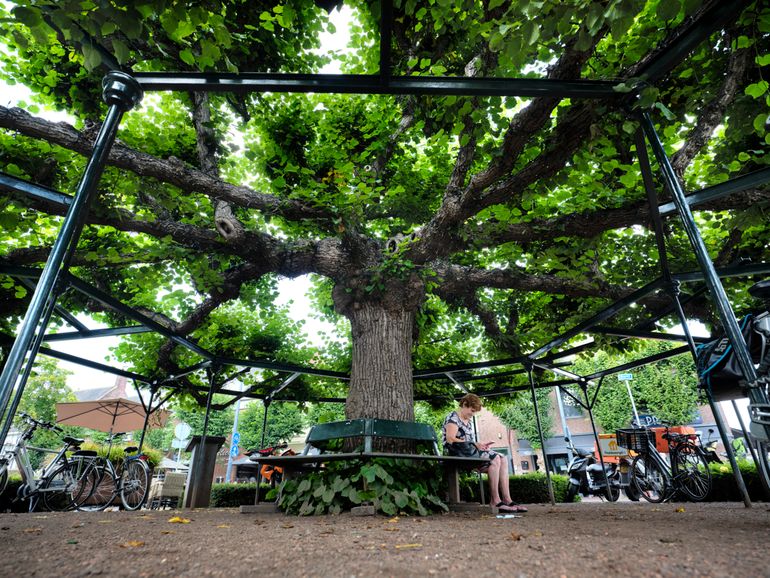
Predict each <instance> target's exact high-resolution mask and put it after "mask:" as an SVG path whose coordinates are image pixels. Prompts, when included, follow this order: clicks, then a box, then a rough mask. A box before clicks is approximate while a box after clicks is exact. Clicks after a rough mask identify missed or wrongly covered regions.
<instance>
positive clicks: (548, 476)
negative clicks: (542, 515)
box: [527, 364, 556, 506]
mask: <svg viewBox="0 0 770 578" xmlns="http://www.w3.org/2000/svg"><path fill="white" fill-rule="evenodd" d="M527 375H528V376H529V387H530V389H531V390H532V405H533V406H534V408H535V420H536V422H537V435H538V436H539V437H540V447H541V448H542V450H543V468H544V469H545V479H546V483H547V484H548V498H549V499H550V500H551V505H552V506H554V505H556V499H555V498H554V497H553V480H551V472H550V471H548V452H547V451H546V449H545V438H544V437H543V424H542V423H540V410H539V408H538V403H537V395H536V394H535V378H534V376H533V375H532V364H528V365H527Z"/></svg>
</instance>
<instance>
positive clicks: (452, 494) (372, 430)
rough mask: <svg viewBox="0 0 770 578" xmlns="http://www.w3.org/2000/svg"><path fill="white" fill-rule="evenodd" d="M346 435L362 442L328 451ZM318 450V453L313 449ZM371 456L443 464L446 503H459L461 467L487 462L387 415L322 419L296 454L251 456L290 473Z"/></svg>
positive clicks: (425, 429)
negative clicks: (410, 447)
mask: <svg viewBox="0 0 770 578" xmlns="http://www.w3.org/2000/svg"><path fill="white" fill-rule="evenodd" d="M348 438H361V439H362V441H363V443H362V444H360V445H359V446H358V447H357V448H356V450H355V451H348V452H340V451H329V446H330V445H331V442H333V441H335V440H344V439H348ZM377 438H386V439H399V440H408V441H412V442H414V443H415V444H416V445H417V446H418V447H422V448H425V447H427V448H429V449H430V453H413V454H399V453H391V452H382V451H375V450H374V449H373V448H374V446H375V444H374V440H375V439H377ZM315 451H317V452H318V453H315ZM374 458H390V459H406V460H413V461H433V462H438V463H440V464H441V465H442V466H443V468H444V473H445V476H446V480H447V482H448V484H449V504H450V505H453V504H459V503H460V471H461V470H470V469H475V468H482V467H484V466H487V465H489V460H488V459H486V458H467V457H458V456H445V455H442V453H441V450H440V449H439V445H438V439H437V438H436V431H435V430H434V429H433V427H431V426H429V425H427V424H422V423H414V422H406V421H394V420H386V419H351V420H347V421H336V422H329V423H322V424H318V425H315V426H313V427H312V428H310V431H309V432H308V435H307V439H306V440H305V449H304V450H303V451H302V453H301V454H299V455H295V456H268V457H262V456H259V455H254V456H252V457H251V460H252V461H254V462H258V464H259V466H258V467H261V466H262V465H272V466H278V467H281V468H283V470H284V475H285V476H287V477H291V476H293V475H296V474H298V473H301V472H303V471H308V470H313V469H316V468H318V467H319V466H320V465H321V464H323V463H326V462H331V461H340V460H351V461H353V460H357V461H366V460H371V459H374Z"/></svg>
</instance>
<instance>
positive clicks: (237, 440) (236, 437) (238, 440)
mask: <svg viewBox="0 0 770 578" xmlns="http://www.w3.org/2000/svg"><path fill="white" fill-rule="evenodd" d="M239 443H241V434H240V433H238V432H235V433H234V434H233V444H234V445H238V444H239Z"/></svg>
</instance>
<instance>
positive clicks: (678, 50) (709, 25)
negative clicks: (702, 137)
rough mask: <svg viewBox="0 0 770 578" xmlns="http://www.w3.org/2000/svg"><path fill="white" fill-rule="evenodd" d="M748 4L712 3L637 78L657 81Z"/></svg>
mask: <svg viewBox="0 0 770 578" xmlns="http://www.w3.org/2000/svg"><path fill="white" fill-rule="evenodd" d="M749 4H751V1H750V0H714V1H713V2H712V3H711V6H710V7H708V8H706V9H704V11H703V13H702V14H700V15H699V17H698V18H697V20H694V21H693V23H692V25H691V26H690V27H689V28H688V29H687V30H686V31H685V32H684V33H682V34H680V35H679V36H678V37H677V38H676V40H674V41H673V42H672V43H671V44H669V45H668V46H667V47H666V49H665V50H664V51H663V52H662V53H661V54H660V55H658V57H657V58H655V59H654V60H652V61H650V62H648V63H647V64H645V65H644V66H642V67H641V68H640V69H639V70H638V71H637V72H636V76H637V77H639V78H641V79H642V80H647V81H654V80H657V79H659V78H661V77H663V76H665V75H666V74H668V73H669V72H670V71H671V70H673V69H674V67H676V66H677V65H678V64H679V63H680V62H682V61H683V60H684V59H685V58H687V56H688V55H689V54H690V52H692V51H693V50H694V49H695V48H697V47H698V45H699V44H700V43H701V42H703V41H704V40H706V39H707V38H708V37H709V36H711V35H712V34H713V33H714V32H716V31H717V30H721V29H723V28H725V27H726V26H727V25H729V24H730V23H731V22H732V21H733V20H735V19H736V18H737V16H738V15H739V14H740V13H741V11H742V10H743V9H744V8H746V7H747V6H748V5H749Z"/></svg>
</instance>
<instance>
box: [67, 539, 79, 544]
mask: <svg viewBox="0 0 770 578" xmlns="http://www.w3.org/2000/svg"><path fill="white" fill-rule="evenodd" d="M77 543H78V541H77V540H67V544H77Z"/></svg>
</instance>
